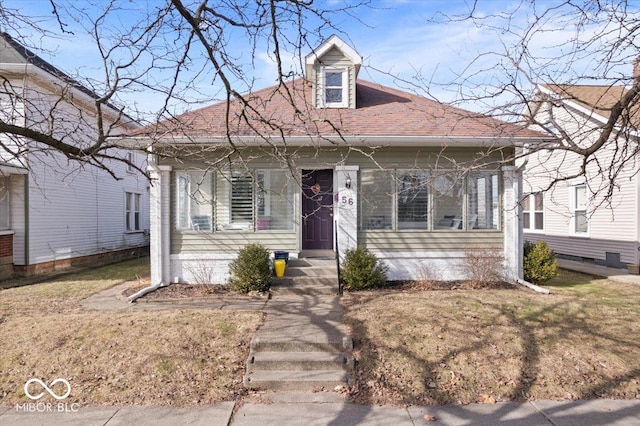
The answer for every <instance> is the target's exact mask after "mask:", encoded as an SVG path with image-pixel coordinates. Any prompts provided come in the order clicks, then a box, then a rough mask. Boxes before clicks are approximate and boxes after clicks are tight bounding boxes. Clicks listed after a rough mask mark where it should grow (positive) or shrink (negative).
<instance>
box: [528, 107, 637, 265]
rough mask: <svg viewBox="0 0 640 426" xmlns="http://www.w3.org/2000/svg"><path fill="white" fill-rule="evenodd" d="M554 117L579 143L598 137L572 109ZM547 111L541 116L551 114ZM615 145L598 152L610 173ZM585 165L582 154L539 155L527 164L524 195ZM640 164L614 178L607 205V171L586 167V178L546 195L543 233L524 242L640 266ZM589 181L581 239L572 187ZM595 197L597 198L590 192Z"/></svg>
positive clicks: (557, 111) (591, 125) (532, 234)
mask: <svg viewBox="0 0 640 426" xmlns="http://www.w3.org/2000/svg"><path fill="white" fill-rule="evenodd" d="M554 111H555V112H554V118H555V120H557V121H558V122H559V123H562V125H563V126H564V129H565V130H566V131H567V132H568V133H570V134H572V135H574V137H575V138H576V139H579V140H583V141H584V142H585V143H586V142H589V143H590V142H591V141H593V140H594V139H595V138H597V136H598V133H597V130H596V129H595V125H596V123H594V122H593V121H592V120H589V119H587V118H585V116H583V115H581V114H580V113H578V112H576V111H572V110H566V109H559V108H556V109H555V110H554ZM548 113H549V111H548V110H545V109H544V108H542V109H541V111H540V112H539V113H538V114H539V116H542V115H543V114H548ZM614 149H615V146H613V143H611V142H609V143H608V144H607V145H605V146H604V147H603V148H602V149H601V150H600V151H599V152H598V154H597V158H598V161H599V163H600V164H601V165H602V167H603V168H605V169H606V165H607V164H609V162H610V160H611V158H612V155H613V150H614ZM580 164H581V157H579V156H578V155H577V154H573V153H569V152H562V151H551V152H550V151H546V150H545V151H540V152H537V153H535V154H532V155H531V156H530V158H529V163H528V164H527V167H526V170H525V173H524V179H523V192H524V193H528V192H537V191H541V190H544V189H546V187H547V186H548V185H549V183H550V182H551V179H552V178H553V177H567V176H571V175H572V174H574V173H576V172H577V171H578V170H579V167H580ZM636 170H637V164H634V163H633V162H632V163H629V164H628V165H627V166H626V167H625V168H624V169H623V171H622V173H620V174H619V175H618V176H616V178H615V183H616V188H615V190H614V193H613V195H612V197H611V203H606V202H604V193H605V189H606V188H607V186H608V185H609V182H610V178H609V176H608V174H606V173H608V170H605V174H602V173H601V170H599V168H598V166H597V164H596V163H594V162H592V163H591V164H590V165H589V166H588V167H587V173H586V176H585V178H582V179H580V178H578V179H574V180H570V181H568V182H561V183H559V184H558V185H556V186H555V187H554V188H553V189H551V190H549V191H548V192H546V193H545V194H544V203H545V204H544V231H543V232H541V233H538V232H526V233H525V239H526V240H529V241H536V240H538V239H544V240H545V241H546V242H547V243H548V244H549V245H550V246H551V248H552V249H553V250H554V251H556V253H559V254H563V255H569V256H576V257H583V258H588V259H597V260H600V261H604V260H605V258H606V253H607V252H611V253H620V257H621V262H622V263H638V249H637V248H638V228H637V226H638V214H637V211H638V200H637V192H638V191H637V188H638V181H637V176H635V175H634V174H635V172H636ZM585 181H586V183H587V187H588V192H589V193H590V198H591V199H590V203H589V210H588V215H589V232H588V234H587V235H576V234H575V233H573V232H571V230H572V220H571V196H570V194H571V188H572V186H573V184H576V183H579V182H585ZM593 193H595V194H596V195H595V196H591V194H593Z"/></svg>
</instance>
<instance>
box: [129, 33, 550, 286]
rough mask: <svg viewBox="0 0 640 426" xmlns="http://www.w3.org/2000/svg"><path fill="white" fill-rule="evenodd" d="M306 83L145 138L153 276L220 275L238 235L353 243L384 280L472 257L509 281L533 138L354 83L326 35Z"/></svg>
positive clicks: (316, 248)
mask: <svg viewBox="0 0 640 426" xmlns="http://www.w3.org/2000/svg"><path fill="white" fill-rule="evenodd" d="M305 64H306V73H305V78H298V79H294V80H291V81H287V82H284V83H282V84H280V85H277V86H275V87H270V88H267V89H263V90H259V91H256V92H253V93H249V94H247V95H244V96H241V97H235V98H233V99H231V100H230V101H229V102H228V103H227V102H222V103H218V104H214V105H211V106H208V107H204V108H201V109H198V110H195V111H191V112H188V113H185V114H183V115H180V116H178V117H175V118H174V119H172V120H167V121H164V122H160V123H158V124H156V125H154V126H150V127H147V128H144V129H142V130H141V131H138V132H136V133H135V134H132V135H131V136H130V139H131V142H136V143H138V144H145V145H147V146H151V147H152V149H153V155H151V156H150V170H151V174H152V177H153V179H154V183H153V185H152V189H151V257H152V259H151V270H152V284H158V283H168V282H174V281H179V282H187V283H196V282H214V283H222V282H224V281H225V280H226V279H227V277H228V265H229V262H230V261H231V260H233V259H234V258H235V257H236V253H237V251H238V250H239V249H240V248H242V247H243V246H245V245H246V244H249V243H253V242H258V243H262V244H264V245H266V246H267V247H268V248H269V249H270V250H273V251H277V250H284V251H288V252H289V253H290V256H292V257H304V256H326V255H328V256H333V255H334V253H335V251H336V250H337V251H338V252H339V254H340V255H343V254H344V251H345V250H347V249H349V248H354V247H356V246H357V245H358V244H361V245H364V246H366V247H367V248H369V249H370V250H371V251H372V252H374V253H375V254H376V255H377V256H378V257H379V258H381V259H383V260H384V262H386V263H387V264H388V266H389V268H390V271H389V278H390V279H394V280H399V279H415V278H420V276H421V274H425V273H428V274H432V275H434V276H437V277H438V278H442V279H456V278H461V277H462V276H463V274H464V269H463V268H462V267H461V264H462V263H461V262H462V261H463V260H464V258H465V256H466V253H467V252H468V251H475V252H481V253H498V254H499V255H500V256H504V259H505V262H504V264H505V271H506V272H507V275H508V277H510V278H515V277H517V276H519V258H520V255H519V247H520V241H519V239H518V238H519V232H518V211H517V208H516V206H517V202H518V199H519V193H518V184H519V170H517V169H516V167H515V164H514V162H513V161H512V160H509V158H510V157H512V156H513V154H514V149H515V146H516V145H519V144H524V143H537V142H540V141H542V138H543V136H542V135H541V134H540V133H538V132H535V131H532V130H529V129H526V128H524V127H520V126H516V125H514V124H508V123H504V122H501V121H499V120H496V119H493V118H490V117H487V116H483V115H479V114H476V113H471V112H468V111H464V110H461V109H458V108H455V107H452V106H449V105H444V104H442V103H439V102H436V101H433V100H430V99H427V98H424V97H421V96H417V95H415V94H410V93H407V92H404V91H400V90H396V89H392V88H389V87H385V86H381V85H379V84H375V83H372V82H368V81H364V80H359V79H358V78H357V76H358V71H359V69H360V66H361V57H360V55H359V54H358V53H357V52H356V51H354V49H353V48H351V47H350V46H348V45H347V44H345V43H344V42H343V41H342V40H340V39H339V38H338V37H336V36H332V37H330V38H329V39H328V40H326V41H325V42H324V43H323V44H322V45H320V46H319V47H318V48H317V49H315V50H314V51H313V52H312V53H310V54H309V55H308V56H306V58H305Z"/></svg>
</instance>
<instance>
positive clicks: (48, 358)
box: [0, 259, 262, 406]
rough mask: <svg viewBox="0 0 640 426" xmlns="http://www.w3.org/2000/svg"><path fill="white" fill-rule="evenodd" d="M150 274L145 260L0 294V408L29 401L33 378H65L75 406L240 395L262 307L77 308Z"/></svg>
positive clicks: (191, 401)
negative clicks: (27, 392) (238, 310)
mask: <svg viewBox="0 0 640 426" xmlns="http://www.w3.org/2000/svg"><path fill="white" fill-rule="evenodd" d="M146 274H148V259H141V260H137V261H129V262H124V263H121V264H118V265H111V266H108V267H102V268H95V269H92V270H90V271H84V272H81V273H78V274H74V275H65V276H62V277H59V278H56V279H54V280H53V281H50V282H46V283H41V284H35V285H31V286H27V287H19V288H12V289H7V290H1V291H0V342H2V351H0V404H2V405H13V404H15V403H25V402H29V400H28V399H27V398H26V396H25V395H24V389H23V387H24V384H25V382H26V381H27V380H29V379H31V378H34V377H36V378H40V379H42V380H43V381H44V382H46V383H50V382H51V381H52V380H54V379H56V378H64V379H67V380H68V381H69V382H70V384H71V386H72V393H71V396H70V397H69V398H68V399H67V400H66V401H68V402H73V403H78V404H81V405H111V404H117V405H134V404H135V405H142V404H154V405H177V406H191V405H198V404H212V403H216V402H220V401H223V400H229V399H233V398H234V396H235V395H237V394H238V393H240V392H242V386H241V379H242V373H243V369H244V361H245V360H246V357H247V352H248V348H247V346H248V342H249V339H250V337H251V335H252V334H253V332H254V331H255V329H256V328H257V326H258V324H259V323H260V321H261V318H262V315H261V314H260V313H250V312H243V313H236V312H228V311H225V312H221V311H204V310H186V311H179V310H174V311H155V312H106V311H105V312H101V311H89V310H85V309H83V308H82V307H81V306H80V304H79V302H80V300H82V299H84V298H85V297H87V296H89V295H91V294H93V293H96V292H98V291H100V290H103V289H106V288H109V287H111V286H113V285H116V284H118V283H120V282H122V281H124V280H128V279H132V278H134V277H136V276H144V275H146ZM46 398H49V399H50V400H48V401H47V400H46ZM42 401H43V402H57V401H55V400H54V399H53V398H51V397H50V396H49V395H46V396H45V398H43V400H42Z"/></svg>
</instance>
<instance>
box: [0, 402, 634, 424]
mask: <svg viewBox="0 0 640 426" xmlns="http://www.w3.org/2000/svg"><path fill="white" fill-rule="evenodd" d="M237 405H238V406H236V404H235V403H233V402H224V403H222V404H218V405H214V406H210V407H198V408H170V407H77V411H76V412H67V413H57V412H52V413H28V412H20V411H16V409H15V408H6V407H5V408H0V410H2V411H0V424H1V425H2V426H18V425H21V426H22V425H24V426H31V425H51V426H56V425H67V426H88V425H105V426H116V425H132V424H135V425H136V426H146V425H150V426H165V425H166V426H173V425H187V424H188V425H214V426H215V425H220V426H223V425H242V426H254V425H255V426H263V425H267V426H268V425H278V426H294V425H305V426H311V425H334V426H337V425H518V426H528V425H555V426H586V425H590V426H591V425H629V426H631V425H638V424H640V401H637V400H635V401H626V400H589V401H534V402H527V403H512V402H507V403H497V404H469V405H443V406H434V407H418V406H412V407H406V408H404V407H389V406H367V405H355V404H349V403H345V402H331V403H309V402H301V403H295V402H274V403H270V404H269V403H267V404H261V403H254V402H249V403H245V404H237Z"/></svg>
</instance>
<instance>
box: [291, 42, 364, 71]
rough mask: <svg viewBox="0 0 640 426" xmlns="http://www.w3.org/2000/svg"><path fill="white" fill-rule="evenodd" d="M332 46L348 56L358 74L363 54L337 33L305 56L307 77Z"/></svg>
mask: <svg viewBox="0 0 640 426" xmlns="http://www.w3.org/2000/svg"><path fill="white" fill-rule="evenodd" d="M332 48H336V49H338V50H339V51H340V52H341V53H342V54H343V55H344V56H345V57H347V58H348V59H349V60H350V61H351V63H352V64H353V66H354V67H355V70H356V76H357V75H358V72H359V71H360V65H362V56H360V54H359V53H358V52H356V51H355V49H353V48H352V47H351V46H349V45H348V44H347V43H345V42H344V41H342V40H341V39H340V37H338V36H337V35H335V34H334V35H332V36H331V37H329V38H328V39H327V40H325V41H324V42H323V43H322V44H321V45H320V46H318V47H317V48H315V49H314V50H313V51H312V52H311V53H309V54H308V55H307V56H305V58H304V62H305V70H306V76H307V78H308V77H309V76H311V74H312V73H313V72H314V65H315V64H316V62H318V61H319V60H322V57H323V56H324V55H325V54H326V53H327V52H329V51H330V50H331V49H332Z"/></svg>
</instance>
